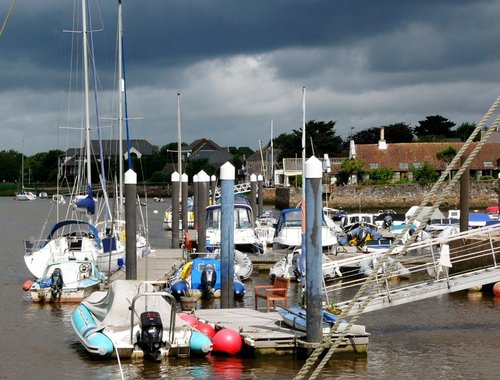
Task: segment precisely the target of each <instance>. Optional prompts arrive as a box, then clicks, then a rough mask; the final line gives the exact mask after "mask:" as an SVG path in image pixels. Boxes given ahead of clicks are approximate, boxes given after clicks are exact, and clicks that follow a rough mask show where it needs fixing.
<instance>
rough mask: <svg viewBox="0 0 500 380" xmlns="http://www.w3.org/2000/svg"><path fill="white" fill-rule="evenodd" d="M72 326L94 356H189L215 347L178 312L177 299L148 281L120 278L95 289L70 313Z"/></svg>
mask: <svg viewBox="0 0 500 380" xmlns="http://www.w3.org/2000/svg"><path fill="white" fill-rule="evenodd" d="M71 325H72V326H73V330H74V332H75V333H76V336H77V338H78V340H79V341H80V343H81V344H82V345H83V347H84V348H85V350H87V352H89V353H90V355H92V356H93V357H99V358H109V357H119V358H144V357H146V358H151V359H153V360H156V361H158V360H161V359H163V358H164V357H167V356H172V357H178V358H189V357H191V356H195V355H196V356H198V355H206V354H208V353H209V352H210V351H211V350H212V343H211V341H210V339H209V338H208V337H207V336H206V335H204V334H202V333H201V332H199V331H197V330H195V329H194V328H193V327H191V326H190V325H189V323H187V322H186V321H184V320H183V319H182V318H180V317H179V316H178V315H177V313H176V300H175V298H174V297H173V296H172V295H171V294H170V293H167V292H164V291H158V290H157V289H155V287H154V286H153V285H152V284H151V283H149V282H143V281H136V280H116V281H114V282H113V283H112V284H111V287H110V288H109V290H108V291H106V292H94V293H93V294H92V295H90V297H88V298H87V299H85V300H84V301H83V302H81V303H80V304H79V305H78V307H77V308H76V309H75V310H74V312H73V314H72V316H71Z"/></svg>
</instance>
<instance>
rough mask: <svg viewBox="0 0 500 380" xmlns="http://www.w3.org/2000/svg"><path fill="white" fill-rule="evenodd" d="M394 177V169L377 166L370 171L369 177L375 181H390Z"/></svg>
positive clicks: (380, 182)
mask: <svg viewBox="0 0 500 380" xmlns="http://www.w3.org/2000/svg"><path fill="white" fill-rule="evenodd" d="M393 178H394V171H393V170H392V169H390V168H377V169H373V170H371V171H370V179H371V180H372V181H373V182H375V183H379V184H382V183H390V182H392V180H393Z"/></svg>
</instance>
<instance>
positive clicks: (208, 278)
mask: <svg viewBox="0 0 500 380" xmlns="http://www.w3.org/2000/svg"><path fill="white" fill-rule="evenodd" d="M216 282H217V272H216V270H215V266H214V265H213V264H206V265H205V267H204V268H203V271H202V272H201V288H202V292H203V298H206V299H210V298H212V296H213V294H214V290H215V289H214V288H215V283H216Z"/></svg>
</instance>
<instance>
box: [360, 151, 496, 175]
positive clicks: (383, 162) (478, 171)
mask: <svg viewBox="0 0 500 380" xmlns="http://www.w3.org/2000/svg"><path fill="white" fill-rule="evenodd" d="M463 144H464V143H461V142H460V143H456V142H432V143H418V142H416V143H399V144H387V146H386V149H380V148H379V146H378V144H360V145H356V158H357V159H358V160H360V161H362V162H364V164H365V167H364V169H365V170H366V171H368V172H369V171H370V170H373V169H377V168H389V169H392V170H393V171H394V179H395V180H396V181H397V180H400V179H402V178H409V179H410V180H412V179H413V178H412V169H414V168H418V167H420V166H421V165H422V164H423V163H424V162H428V163H429V164H430V165H431V166H432V167H433V168H434V169H435V170H437V171H444V170H445V169H446V167H447V163H446V162H444V161H443V160H439V159H438V158H437V157H436V156H437V153H438V152H440V151H442V150H443V149H445V148H446V147H448V146H453V147H454V148H455V149H456V150H457V151H459V150H460V149H461V148H462V146H463ZM476 144H477V143H472V144H471V146H470V147H469V149H468V150H467V151H466V153H465V155H464V157H468V156H469V155H470V153H471V152H472V150H473V149H474V147H475V146H476ZM459 169H460V165H459V164H457V165H455V167H454V168H453V171H452V175H454V174H455V173H456V172H457V171H458V170H459ZM499 170H500V142H488V143H486V144H484V146H483V147H482V149H481V150H480V151H479V153H478V154H477V156H476V157H475V158H474V160H472V162H471V165H470V175H471V177H475V178H477V179H479V178H480V177H481V176H483V175H490V176H493V177H495V178H496V175H497V173H498V172H499Z"/></svg>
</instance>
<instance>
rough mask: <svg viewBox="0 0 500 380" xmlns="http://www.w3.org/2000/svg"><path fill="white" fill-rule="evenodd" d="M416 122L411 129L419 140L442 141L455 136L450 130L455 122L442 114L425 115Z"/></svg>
mask: <svg viewBox="0 0 500 380" xmlns="http://www.w3.org/2000/svg"><path fill="white" fill-rule="evenodd" d="M418 123H419V124H418V125H417V126H416V127H415V128H414V130H413V131H414V132H415V134H416V135H417V137H418V140H419V141H442V140H443V139H445V138H450V137H454V136H455V133H454V132H453V130H452V129H453V127H455V123H454V122H452V121H449V120H448V119H446V118H444V117H443V116H440V115H435V116H427V117H426V118H425V120H420V121H419V122H418Z"/></svg>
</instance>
